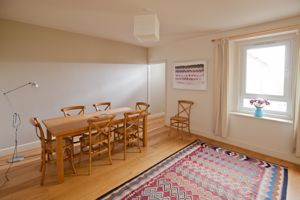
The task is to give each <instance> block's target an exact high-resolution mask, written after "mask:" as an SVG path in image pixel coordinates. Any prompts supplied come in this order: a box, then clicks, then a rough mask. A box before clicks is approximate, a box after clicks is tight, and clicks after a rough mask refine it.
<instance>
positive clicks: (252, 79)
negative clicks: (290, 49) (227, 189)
mask: <svg viewBox="0 0 300 200" xmlns="http://www.w3.org/2000/svg"><path fill="white" fill-rule="evenodd" d="M246 53H247V60H246V93H247V94H264V95H279V96H283V95H284V71H285V46H284V45H280V46H279V45H278V46H271V47H260V48H253V49H247V52H246Z"/></svg>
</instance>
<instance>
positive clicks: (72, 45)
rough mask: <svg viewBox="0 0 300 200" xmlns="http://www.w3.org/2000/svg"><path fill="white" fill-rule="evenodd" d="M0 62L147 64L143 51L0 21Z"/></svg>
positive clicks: (65, 33) (94, 38) (58, 31)
mask: <svg viewBox="0 0 300 200" xmlns="http://www.w3.org/2000/svg"><path fill="white" fill-rule="evenodd" d="M0 44H1V45H0V61H8V62H11V61H29V62H30V61H34V62H75V63H78V62H81V63H82V62H83V63H86V62H92V63H100V62H101V63H122V64H124V63H130V64H131V63H135V64H137V63H142V64H145V63H146V62H147V49H146V48H142V47H138V46H134V45H129V44H126V43H121V42H116V41H112V40H105V39H100V38H96V37H89V36H85V35H80V34H76V33H70V32H65V31H60V30H55V29H50V28H44V27H40V26H35V25H29V24H25V23H20V22H14V21H9V20H3V19H0Z"/></svg>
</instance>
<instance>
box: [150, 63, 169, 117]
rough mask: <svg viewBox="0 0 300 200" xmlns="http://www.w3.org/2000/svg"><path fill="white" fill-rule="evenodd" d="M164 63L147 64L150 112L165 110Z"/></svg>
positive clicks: (156, 112) (162, 111) (155, 112)
mask: <svg viewBox="0 0 300 200" xmlns="http://www.w3.org/2000/svg"><path fill="white" fill-rule="evenodd" d="M165 68H166V67H165V63H160V64H150V65H149V73H150V75H149V104H150V112H151V114H158V113H164V112H165V104H166V101H165V95H166V94H165V93H166V88H165V81H166V78H165V76H166V73H165Z"/></svg>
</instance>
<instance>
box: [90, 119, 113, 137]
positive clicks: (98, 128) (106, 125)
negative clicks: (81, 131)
mask: <svg viewBox="0 0 300 200" xmlns="http://www.w3.org/2000/svg"><path fill="white" fill-rule="evenodd" d="M115 117H116V115H105V116H100V117H98V116H96V117H92V118H90V119H88V120H87V121H88V123H89V133H90V134H102V133H104V134H105V133H108V134H109V133H110V129H111V123H112V120H113V119H114V118H115Z"/></svg>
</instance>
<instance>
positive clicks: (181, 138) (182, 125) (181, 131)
mask: <svg viewBox="0 0 300 200" xmlns="http://www.w3.org/2000/svg"><path fill="white" fill-rule="evenodd" d="M181 140H183V123H181Z"/></svg>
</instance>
